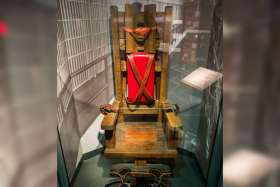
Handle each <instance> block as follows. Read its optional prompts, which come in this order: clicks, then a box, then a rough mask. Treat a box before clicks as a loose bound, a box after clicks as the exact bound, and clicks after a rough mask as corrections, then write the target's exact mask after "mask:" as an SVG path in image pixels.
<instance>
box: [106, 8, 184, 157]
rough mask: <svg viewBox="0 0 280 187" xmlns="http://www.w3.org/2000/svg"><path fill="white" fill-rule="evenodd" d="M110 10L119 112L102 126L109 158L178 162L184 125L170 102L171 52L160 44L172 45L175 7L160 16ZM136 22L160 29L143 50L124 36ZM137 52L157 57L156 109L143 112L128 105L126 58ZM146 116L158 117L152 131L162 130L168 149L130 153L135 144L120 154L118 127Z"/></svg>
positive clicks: (115, 103) (149, 11) (150, 11)
mask: <svg viewBox="0 0 280 187" xmlns="http://www.w3.org/2000/svg"><path fill="white" fill-rule="evenodd" d="M110 10H111V33H112V48H113V68H114V69H113V71H114V86H115V100H114V101H113V104H112V105H113V107H114V108H115V109H116V111H115V112H112V113H108V114H107V115H105V116H104V119H103V121H102V123H101V128H102V129H103V130H105V137H106V148H105V155H107V156H111V157H121V158H135V159H143V158H175V157H176V156H177V149H176V148H177V146H178V142H179V140H180V136H181V133H182V130H181V129H182V123H181V120H180V118H179V117H178V116H177V114H176V113H175V112H174V111H173V110H172V108H171V107H170V103H169V102H168V100H167V90H168V71H169V63H170V59H169V50H163V51H159V43H160V42H162V43H163V44H164V45H165V46H166V45H167V46H169V45H168V44H170V42H171V26H172V7H169V6H167V7H166V8H165V11H164V12H156V6H155V5H145V6H144V12H139V11H137V10H136V9H135V7H134V6H133V5H130V4H126V5H125V12H119V11H118V8H117V7H116V6H112V7H111V9H110ZM135 19H140V20H143V21H144V22H145V24H146V25H147V26H148V27H156V28H157V30H153V31H151V33H150V34H149V36H148V38H147V40H146V41H145V44H144V46H139V45H138V44H137V43H136V42H135V40H134V38H133V37H132V36H131V35H129V34H127V33H125V32H124V27H126V28H135V27H136V23H135V21H134V20H135ZM156 20H160V21H156ZM159 31H161V33H160V32H159ZM135 51H145V52H147V53H151V54H155V55H156V56H157V58H156V68H155V73H156V76H155V103H154V105H153V106H152V107H150V106H146V105H140V106H139V108H136V109H135V110H131V108H130V107H136V106H128V104H127V103H126V89H127V78H126V60H125V57H124V54H125V55H126V54H130V53H133V52H135ZM143 114H147V115H156V116H157V123H155V124H156V125H154V126H153V128H152V130H154V131H155V132H156V133H157V132H159V131H157V129H158V130H160V133H163V138H164V139H165V140H164V142H165V143H164V144H162V145H164V146H165V144H166V147H165V148H164V149H163V148H161V149H160V151H159V150H157V149H155V150H150V149H149V147H147V146H146V147H145V146H144V147H142V148H139V150H138V151H130V146H129V145H134V144H133V142H131V144H129V143H128V144H125V145H126V146H127V147H126V148H122V149H121V150H119V149H118V148H117V147H116V142H117V141H123V140H119V139H118V138H119V136H120V135H119V134H118V132H117V128H118V125H119V126H120V127H121V126H125V118H126V116H127V115H133V116H136V115H143ZM143 127H145V128H147V132H148V131H149V130H150V129H149V128H150V126H149V125H148V126H147V125H144V126H143ZM133 128H134V126H131V125H130V126H129V129H130V130H132V131H133ZM135 128H136V127H135ZM141 128H142V127H141ZM141 128H140V129H141ZM134 133H135V139H137V138H139V137H140V136H141V137H140V139H141V138H142V139H143V140H145V138H147V141H149V138H151V137H149V135H145V134H141V135H139V134H138V135H137V133H138V132H137V130H136V131H135V132H134ZM147 134H149V133H147ZM130 141H133V140H130ZM135 141H136V140H135ZM156 141H158V140H156ZM162 141H163V140H162ZM144 142H145V141H144ZM124 150H125V151H124ZM147 150H148V151H147Z"/></svg>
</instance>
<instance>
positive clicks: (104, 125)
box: [101, 101, 120, 130]
mask: <svg viewBox="0 0 280 187" xmlns="http://www.w3.org/2000/svg"><path fill="white" fill-rule="evenodd" d="M112 105H113V107H114V108H116V109H117V111H116V112H111V113H108V114H107V115H105V116H104V118H103V120H102V122H101V129H103V130H114V128H115V124H116V122H117V118H118V113H119V105H120V102H119V101H114V102H113V104H112Z"/></svg>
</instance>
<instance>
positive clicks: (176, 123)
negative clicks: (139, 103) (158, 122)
mask: <svg viewBox="0 0 280 187" xmlns="http://www.w3.org/2000/svg"><path fill="white" fill-rule="evenodd" d="M164 113H165V117H166V120H167V124H168V129H170V130H172V131H179V130H180V129H181V128H182V121H181V119H180V118H179V116H177V115H175V113H174V112H164Z"/></svg>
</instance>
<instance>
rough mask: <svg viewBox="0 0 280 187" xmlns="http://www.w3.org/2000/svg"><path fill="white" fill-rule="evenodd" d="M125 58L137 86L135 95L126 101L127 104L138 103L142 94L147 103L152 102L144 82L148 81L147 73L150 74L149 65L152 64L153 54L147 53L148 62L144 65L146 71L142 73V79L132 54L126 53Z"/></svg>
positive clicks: (152, 99)
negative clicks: (130, 100) (132, 99)
mask: <svg viewBox="0 0 280 187" xmlns="http://www.w3.org/2000/svg"><path fill="white" fill-rule="evenodd" d="M127 58H128V62H129V64H130V66H131V70H132V72H133V75H134V77H135V79H136V82H137V84H138V86H139V90H138V92H137V94H136V97H135V99H134V101H132V102H128V103H129V104H135V103H137V104H139V103H140V101H141V97H142V96H143V95H144V97H145V98H146V99H147V102H148V104H151V103H153V102H154V98H153V97H152V96H150V94H149V92H148V91H147V89H146V84H147V82H148V79H149V75H150V72H151V67H152V64H153V60H154V55H153V54H150V55H149V60H148V63H147V67H146V71H145V73H144V77H143V79H142V78H141V76H140V73H139V72H138V70H137V68H136V64H135V61H134V58H133V56H132V55H127Z"/></svg>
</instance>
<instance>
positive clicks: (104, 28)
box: [57, 0, 223, 187]
mask: <svg viewBox="0 0 280 187" xmlns="http://www.w3.org/2000/svg"><path fill="white" fill-rule="evenodd" d="M128 4H129V5H128ZM150 5H152V6H150ZM112 6H113V7H115V8H113V9H115V10H118V11H119V12H118V16H117V17H114V15H112V8H111V11H110V7H112ZM128 6H138V9H137V10H139V12H144V13H143V14H145V11H146V7H154V8H155V9H154V10H155V11H154V12H153V11H151V12H150V14H149V15H155V17H154V20H155V22H156V25H155V28H156V29H157V32H158V38H153V39H155V41H156V42H158V46H157V45H153V44H151V45H148V49H149V50H150V48H149V46H156V47H155V48H153V49H155V52H151V53H153V55H155V56H156V58H155V59H156V60H155V63H156V64H155V70H154V72H155V80H154V82H155V84H154V85H155V90H156V89H157V88H158V87H159V88H161V92H160V93H159V97H158V98H159V99H158V100H157V99H155V100H156V101H155V102H157V101H158V102H159V103H160V104H159V105H156V106H157V107H154V108H148V109H147V108H145V110H146V109H147V110H152V109H154V110H156V111H158V113H157V114H159V116H161V115H163V116H167V117H166V118H164V117H162V116H161V117H158V118H157V119H159V118H161V119H162V124H167V126H168V127H169V126H172V125H170V123H172V122H173V119H176V120H177V121H180V126H179V127H178V129H180V131H178V133H177V132H176V133H177V134H176V137H177V136H178V137H179V138H178V139H179V141H176V146H175V148H174V151H175V152H176V155H175V156H174V157H173V156H172V158H171V157H169V156H168V154H167V153H166V152H164V153H162V154H161V151H162V149H160V150H159V151H155V150H152V149H145V150H144V151H142V152H141V153H139V154H141V155H142V156H141V157H139V156H138V154H137V155H136V154H135V153H130V157H122V156H119V157H114V158H112V157H109V156H108V152H109V153H112V149H111V150H108V149H107V148H111V147H110V144H108V141H109V140H108V136H109V135H108V129H107V126H106V128H105V127H104V123H105V122H104V119H107V118H108V117H106V115H105V116H104V115H102V114H101V113H100V111H99V108H100V106H102V105H103V104H105V103H109V104H110V106H114V103H115V101H116V100H117V101H122V99H120V100H118V94H119V93H118V86H119V85H118V83H120V84H122V85H124V83H125V82H123V81H125V80H124V79H123V78H122V79H120V80H118V79H119V78H118V75H119V74H120V75H122V76H123V77H126V76H127V74H126V72H125V71H128V69H125V68H124V69H125V70H122V69H121V70H120V71H118V69H116V66H117V65H118V64H117V63H116V62H117V61H120V64H122V63H125V60H124V59H126V56H125V55H127V56H129V55H131V52H129V54H128V53H125V54H124V53H123V51H122V49H123V48H124V49H125V50H127V48H126V47H124V46H123V45H125V46H128V45H130V44H126V43H125V42H128V41H130V40H133V39H131V38H129V37H128V34H126V35H125V36H126V37H125V38H124V39H123V40H122V38H121V34H119V33H121V32H122V29H119V30H117V32H118V34H119V35H120V36H119V35H117V37H116V36H114V33H115V31H116V29H115V28H114V25H113V24H112V23H114V21H116V20H117V22H118V23H120V25H121V24H123V23H122V22H121V21H120V20H121V19H122V18H124V24H126V23H127V22H128V21H127V22H126V20H128V18H127V17H126V15H127V14H128V13H127V7H128ZM139 6H140V8H139ZM220 6H221V5H220V4H219V2H214V1H207V2H205V1H181V0H174V1H165V0H145V1H133V0H131V1H129V0H126V1H124V0H99V1H98V0H71V1H70V0H58V20H57V27H58V34H57V37H58V40H57V49H58V58H57V60H58V65H57V90H58V91H57V98H58V105H57V107H58V108H57V116H58V127H57V131H58V137H59V138H58V139H59V142H58V178H59V182H60V185H61V186H69V185H70V184H71V185H72V186H98V187H99V186H119V185H121V186H131V185H132V186H149V185H150V186H164V185H166V186H185V185H187V186H194V187H200V186H201V187H202V186H209V187H210V186H218V185H219V182H220V180H221V168H222V72H223V62H222V45H221V42H222V19H221V7H220ZM141 7H142V8H141ZM147 9H148V8H147ZM169 9H170V10H172V12H171V11H170V12H171V14H170V17H164V15H165V13H166V12H168V10H169ZM148 12H149V11H148ZM113 13H114V12H113ZM144 17H145V16H144ZM170 18H171V19H170ZM147 19H148V20H147ZM149 19H151V18H150V17H149V16H148V17H147V18H146V17H145V19H144V20H145V23H147V22H149ZM168 23H169V25H168ZM126 26H127V25H126ZM168 26H170V28H169V27H168ZM112 27H113V28H112ZM120 27H121V28H122V27H124V26H123V25H121V26H120ZM135 27H136V26H135ZM151 28H152V27H151ZM126 29H127V28H126ZM134 29H135V28H134ZM136 29H137V28H136ZM151 30H152V29H151ZM167 30H169V31H170V32H169V33H168V32H167ZM149 32H151V33H152V32H153V30H152V31H149ZM166 33H168V34H170V38H169V37H165V35H166ZM129 36H130V35H129ZM118 37H120V44H119V49H116V45H115V43H114V42H116V41H117V40H115V38H117V39H118V40H119V38H118ZM166 38H167V39H166ZM134 39H135V38H134ZM147 41H148V42H150V41H152V39H147ZM136 48H137V50H142V49H140V47H138V46H137V47H136ZM149 50H147V51H148V52H150V51H149ZM147 51H146V46H145V48H144V49H143V51H141V52H142V53H141V55H143V53H145V52H147ZM116 53H117V54H118V55H117V57H118V58H120V59H121V60H118V59H117V58H116ZM167 59H168V63H167V66H164V64H166V61H167ZM122 61H124V62H122ZM135 61H136V60H135ZM128 67H129V66H127V68H128ZM158 67H159V68H158ZM157 68H158V69H157ZM124 72H125V73H124ZM124 75H125V76H124ZM157 75H160V76H159V78H160V80H165V81H161V83H158V87H157ZM163 77H166V79H163ZM118 81H119V82H118ZM141 84H142V83H141ZM141 84H140V83H139V88H140V87H141V86H142V85H141ZM165 85H167V86H166V87H165ZM144 86H145V85H144ZM162 86H163V87H162ZM128 87H129V86H127V85H126V84H125V86H122V88H121V87H120V88H119V89H120V90H122V94H123V96H124V98H125V97H126V94H128V93H127V92H129V90H128V91H127V89H129V88H128ZM164 89H166V96H165V95H164V94H163V96H162V90H164ZM156 95H157V93H156V91H155V98H157V97H156ZM162 97H164V99H166V100H168V101H169V103H168V104H169V105H172V106H173V108H168V107H166V106H167V105H164V104H166V102H162V100H161V99H162ZM165 97H166V98H165ZM123 100H124V101H125V99H123ZM164 101H165V100H164ZM162 103H163V104H162ZM111 104H112V105H111ZM142 104H143V103H142ZM124 106H125V105H119V106H118V107H119V108H118V110H119V109H120V110H121V111H124V108H125V107H124ZM141 106H142V105H141ZM141 106H140V108H139V110H144V108H143V107H142V108H141ZM170 110H171V112H170ZM112 111H113V112H112ZM110 112H112V113H114V108H113V109H112V108H111V110H110ZM110 112H109V113H110ZM173 112H174V114H173ZM112 113H110V114H109V115H111V114H112ZM115 113H118V112H115ZM114 115H115V114H112V115H111V116H113V117H111V118H110V120H113V119H114V120H116V119H117V121H121V120H122V119H120V116H121V115H123V113H118V116H117V117H116V119H115V118H114ZM107 116H108V115H107ZM169 116H172V119H170V118H171V117H170V118H169ZM140 118H141V120H144V121H145V122H146V121H149V120H151V119H149V117H146V116H144V117H143V116H142V117H140ZM156 121H157V122H159V121H160V120H156ZM106 123H107V124H108V123H109V122H108V120H107V121H106ZM110 123H111V121H110ZM178 123H179V122H178ZM102 125H103V126H102ZM117 125H118V124H117ZM176 125H177V124H176ZM130 127H131V126H130ZM131 128H132V129H133V126H132V127H131ZM174 128H175V127H174ZM176 128H177V126H176ZM136 131H138V132H134V135H135V136H132V137H128V136H125V138H126V139H128V138H130V139H132V140H133V138H134V139H135V142H136V141H138V140H137V137H138V138H139V139H141V138H143V137H144V136H147V137H148V138H147V139H144V141H143V146H144V145H146V144H147V142H149V141H151V139H152V135H151V136H148V135H147V134H149V133H150V131H147V132H145V133H143V134H142V135H141V136H136V133H139V132H140V131H141V129H139V130H136ZM109 132H111V131H109ZM113 132H114V133H116V134H117V136H116V138H115V139H114V140H115V141H126V140H123V139H122V140H120V139H118V138H119V137H120V136H121V134H120V133H119V132H118V131H116V132H115V131H113ZM156 132H157V131H156ZM164 132H165V131H164ZM172 132H173V131H172ZM174 132H175V131H174ZM114 135H115V134H114ZM114 135H113V136H114ZM171 136H173V135H172V134H170V132H169V130H167V135H166V137H167V139H168V138H170V137H171ZM174 136H175V135H174ZM110 141H111V139H110ZM156 141H157V142H160V141H161V140H160V139H159V138H158V139H156ZM151 144H152V143H151ZM167 144H169V139H168V141H167ZM133 146H139V145H136V143H134V144H133V143H132V144H131V143H130V144H128V146H127V150H126V153H127V154H128V152H129V150H130V149H132V147H133ZM164 146H165V144H164ZM168 146H169V145H168ZM144 147H145V146H144ZM137 149H138V148H137ZM139 149H141V145H140V146H139ZM143 149H144V148H143ZM172 150H173V149H172ZM110 151H111V152H110ZM114 151H115V152H114V153H115V154H117V155H122V154H121V153H120V152H117V151H118V150H116V149H115V150H114ZM152 152H156V153H152ZM147 153H150V154H153V155H154V156H150V157H152V158H151V159H150V157H149V158H146V154H147ZM155 155H157V156H155ZM170 155H171V153H170ZM135 160H136V161H135ZM131 163H135V165H136V166H135V167H136V168H137V169H139V166H141V167H142V166H143V167H144V166H145V167H146V166H147V164H151V165H152V164H161V165H162V167H165V166H166V167H168V168H169V169H168V171H169V173H170V175H168V177H166V178H165V177H163V175H161V174H159V175H157V174H154V173H152V174H151V176H152V177H151V176H150V177H143V176H142V175H141V176H140V177H139V176H138V177H137V176H135V175H131V176H129V177H126V176H124V175H122V173H121V172H120V173H117V174H115V175H112V166H113V165H115V166H116V164H131ZM143 163H144V164H143ZM135 167H133V169H135ZM141 167H140V168H141ZM143 167H142V168H143ZM133 169H132V170H133ZM133 171H134V170H133ZM154 175H155V176H154Z"/></svg>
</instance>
